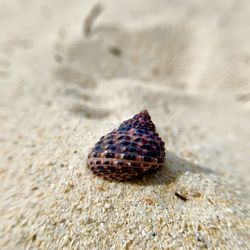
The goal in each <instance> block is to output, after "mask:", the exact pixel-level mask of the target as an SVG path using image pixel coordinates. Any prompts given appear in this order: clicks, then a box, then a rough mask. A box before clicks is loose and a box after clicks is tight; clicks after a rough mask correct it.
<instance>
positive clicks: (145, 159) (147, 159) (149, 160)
mask: <svg viewBox="0 0 250 250" xmlns="http://www.w3.org/2000/svg"><path fill="white" fill-rule="evenodd" d="M143 159H144V161H146V162H151V161H152V160H151V158H150V157H148V156H144V158H143Z"/></svg>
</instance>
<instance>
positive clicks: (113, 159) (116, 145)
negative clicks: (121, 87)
mask: <svg viewBox="0 0 250 250" xmlns="http://www.w3.org/2000/svg"><path fill="white" fill-rule="evenodd" d="M164 159H165V148H164V142H163V141H162V140H161V138H160V137H159V135H158V134H157V133H156V131H155V125H154V124H153V122H152V121H151V117H150V115H149V113H148V111H146V110H144V111H142V112H140V113H138V114H136V115H135V116H134V117H133V118H131V119H129V120H126V121H124V122H123V123H122V124H121V125H120V126H119V128H118V129H115V130H113V131H112V132H110V133H108V134H107V135H105V136H103V137H102V138H101V139H100V140H99V141H98V142H97V143H96V144H95V146H94V148H93V149H92V150H91V152H90V154H89V155H88V162H87V163H88V166H89V167H90V169H91V170H92V171H93V173H94V174H96V175H98V176H102V177H103V178H105V179H109V180H120V181H123V180H128V179H132V178H136V177H138V176H141V175H144V174H147V173H150V172H153V171H155V170H157V169H158V168H159V167H161V166H162V165H163V163H164Z"/></svg>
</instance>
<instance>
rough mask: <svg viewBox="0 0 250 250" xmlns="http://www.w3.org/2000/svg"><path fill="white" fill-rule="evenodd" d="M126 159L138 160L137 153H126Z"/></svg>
mask: <svg viewBox="0 0 250 250" xmlns="http://www.w3.org/2000/svg"><path fill="white" fill-rule="evenodd" d="M124 159H126V160H133V161H134V160H136V156H135V155H133V154H125V155H124Z"/></svg>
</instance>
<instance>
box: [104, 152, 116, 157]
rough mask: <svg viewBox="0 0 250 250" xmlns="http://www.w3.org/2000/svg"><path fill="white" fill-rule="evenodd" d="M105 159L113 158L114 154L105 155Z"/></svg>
mask: <svg viewBox="0 0 250 250" xmlns="http://www.w3.org/2000/svg"><path fill="white" fill-rule="evenodd" d="M105 156H106V157H107V158H114V157H115V154H114V153H106V155H105Z"/></svg>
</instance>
